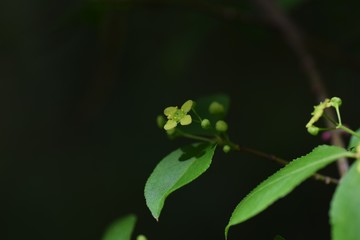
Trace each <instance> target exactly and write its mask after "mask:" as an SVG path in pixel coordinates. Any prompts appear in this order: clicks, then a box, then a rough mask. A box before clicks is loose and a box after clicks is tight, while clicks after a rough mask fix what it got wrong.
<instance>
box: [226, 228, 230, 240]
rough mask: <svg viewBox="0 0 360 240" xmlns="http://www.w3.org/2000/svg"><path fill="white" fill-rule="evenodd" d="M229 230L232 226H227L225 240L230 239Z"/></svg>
mask: <svg viewBox="0 0 360 240" xmlns="http://www.w3.org/2000/svg"><path fill="white" fill-rule="evenodd" d="M229 228H230V225H227V226H226V227H225V240H227V239H228V232H229Z"/></svg>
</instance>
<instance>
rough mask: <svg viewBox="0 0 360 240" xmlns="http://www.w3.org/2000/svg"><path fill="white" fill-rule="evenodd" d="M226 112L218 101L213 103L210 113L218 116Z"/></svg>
mask: <svg viewBox="0 0 360 240" xmlns="http://www.w3.org/2000/svg"><path fill="white" fill-rule="evenodd" d="M224 112H225V108H224V106H223V105H222V104H220V103H218V102H216V101H214V102H212V103H211V104H210V106H209V113H211V114H214V115H218V114H222V113H224Z"/></svg>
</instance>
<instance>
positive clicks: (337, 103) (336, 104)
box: [330, 97, 342, 107]
mask: <svg viewBox="0 0 360 240" xmlns="http://www.w3.org/2000/svg"><path fill="white" fill-rule="evenodd" d="M330 104H331V106H333V107H340V106H341V104H342V100H341V98H339V97H333V98H331V100H330Z"/></svg>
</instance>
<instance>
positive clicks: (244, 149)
mask: <svg viewBox="0 0 360 240" xmlns="http://www.w3.org/2000/svg"><path fill="white" fill-rule="evenodd" d="M233 147H234V149H235V150H236V151H239V152H244V153H248V154H251V155H255V156H258V157H262V158H265V159H269V160H271V161H274V162H276V163H279V164H280V165H284V166H285V165H287V164H288V163H289V162H288V161H286V160H284V159H282V158H279V157H277V156H274V155H272V154H268V153H264V152H261V151H259V150H255V149H252V148H248V147H243V146H239V145H234V146H233ZM313 178H314V179H315V180H318V181H322V182H324V183H326V184H330V183H332V184H338V183H339V180H338V179H335V178H332V177H329V176H326V175H322V174H319V173H315V174H314V175H313Z"/></svg>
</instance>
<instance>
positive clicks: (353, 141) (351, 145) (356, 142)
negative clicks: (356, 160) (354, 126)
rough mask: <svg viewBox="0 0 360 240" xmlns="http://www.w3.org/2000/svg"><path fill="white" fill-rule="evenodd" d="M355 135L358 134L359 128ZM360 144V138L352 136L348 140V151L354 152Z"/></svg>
mask: <svg viewBox="0 0 360 240" xmlns="http://www.w3.org/2000/svg"><path fill="white" fill-rule="evenodd" d="M356 133H358V134H360V128H359V129H358V130H357V131H356ZM359 144H360V138H359V137H357V136H354V135H353V136H352V137H351V139H350V143H349V146H348V149H349V150H355V148H356V147H357V146H358V145H359Z"/></svg>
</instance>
